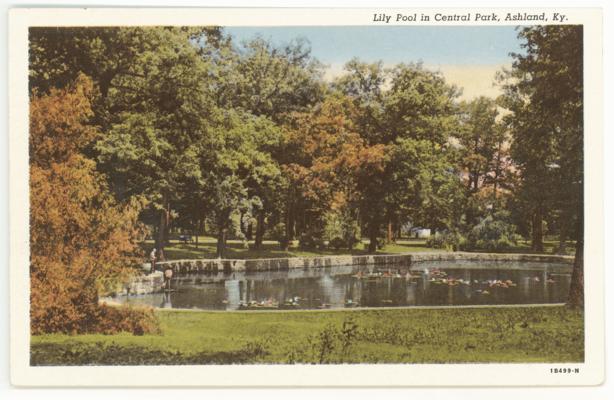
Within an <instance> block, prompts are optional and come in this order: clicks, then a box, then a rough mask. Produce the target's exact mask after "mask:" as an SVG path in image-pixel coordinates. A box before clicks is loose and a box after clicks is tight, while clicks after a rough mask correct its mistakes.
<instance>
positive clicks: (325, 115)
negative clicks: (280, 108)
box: [284, 93, 386, 247]
mask: <svg viewBox="0 0 614 400" xmlns="http://www.w3.org/2000/svg"><path fill="white" fill-rule="evenodd" d="M357 118H358V116H357V109H356V107H355V106H354V104H353V102H352V101H351V99H350V98H349V97H347V96H344V95H342V94H340V93H333V94H330V95H329V96H327V97H326V98H325V100H324V101H323V102H321V103H320V104H318V105H316V106H315V107H314V108H313V109H312V110H310V111H309V112H304V113H295V114H293V116H292V118H291V123H289V124H288V125H287V129H286V148H287V150H288V155H287V157H288V159H287V161H286V163H284V171H285V173H286V176H287V177H288V179H289V180H290V183H291V184H290V188H291V189H292V190H291V192H290V194H291V198H290V199H289V201H288V204H289V205H290V207H289V208H288V216H287V218H286V225H287V227H288V228H289V229H288V234H289V235H291V234H292V233H293V232H294V227H295V224H296V222H297V221H296V220H297V218H296V217H297V215H298V214H300V213H301V211H302V213H303V225H307V224H309V225H311V226H303V227H302V228H303V230H309V229H315V230H321V229H322V228H323V224H324V220H323V219H329V220H330V219H331V218H333V217H334V218H333V219H334V220H336V221H337V222H339V223H340V224H341V225H343V227H342V228H341V229H340V232H339V235H338V237H341V238H342V239H344V241H345V242H346V243H347V245H348V247H351V246H352V245H353V241H354V238H355V236H356V235H357V234H358V232H357V230H356V227H357V226H358V219H359V215H358V214H359V208H358V206H359V201H360V193H359V183H360V182H361V180H363V181H364V180H368V179H370V178H371V177H372V176H373V175H374V173H373V171H379V172H381V170H382V169H383V168H384V161H385V158H386V157H385V146H383V145H381V144H377V145H374V146H369V145H368V144H367V143H366V141H365V140H364V139H363V138H361V136H360V134H359V133H358V132H357V128H356V122H355V121H356V120H357ZM331 213H332V214H334V216H333V215H331ZM307 214H309V215H307ZM328 239H332V237H328Z"/></svg>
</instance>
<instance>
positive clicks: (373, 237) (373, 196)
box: [335, 60, 458, 252]
mask: <svg viewBox="0 0 614 400" xmlns="http://www.w3.org/2000/svg"><path fill="white" fill-rule="evenodd" d="M346 71H347V74H346V75H345V76H342V77H341V78H339V79H338V80H337V81H336V82H335V87H336V88H338V89H339V90H340V91H342V92H343V93H345V94H346V95H347V96H349V97H350V98H352V99H353V101H354V103H355V107H356V108H357V110H358V117H357V120H356V127H357V131H358V132H359V134H360V135H361V137H362V138H363V139H364V140H365V141H366V143H369V144H370V145H372V146H373V145H376V144H378V145H381V146H385V148H386V150H385V152H386V154H387V161H386V163H385V167H384V168H383V169H382V170H381V171H379V172H377V171H371V172H370V173H369V174H367V175H365V176H364V179H363V180H362V183H361V185H360V193H361V199H360V209H361V216H362V219H363V223H364V225H365V227H366V228H367V233H368V236H369V242H370V243H369V251H370V252H374V251H375V250H376V248H377V239H378V237H379V236H380V235H381V229H382V228H383V227H384V226H385V225H387V226H388V238H389V239H391V236H392V231H393V225H394V224H396V225H397V226H398V225H400V224H401V223H403V222H407V221H412V220H413V221H414V222H417V221H418V220H422V219H421V216H420V213H422V215H425V214H426V213H425V212H424V211H426V210H427V209H429V210H431V211H433V208H432V207H438V206H444V205H445V204H446V202H445V201H441V200H443V199H445V198H447V197H448V196H450V193H446V190H448V189H452V187H453V185H452V186H450V185H447V184H446V185H444V184H443V182H444V181H450V180H454V179H455V177H456V174H455V171H454V170H453V169H452V166H451V165H450V164H449V163H448V162H447V161H446V160H447V159H448V158H449V157H450V155H451V154H452V153H451V152H450V151H448V148H449V145H450V143H449V141H450V136H451V134H452V133H454V132H455V130H456V129H457V128H458V119H457V114H456V105H455V98H456V97H457V96H458V90H457V89H456V88H455V87H454V86H451V85H448V84H447V83H446V82H445V80H444V79H443V77H442V76H441V75H440V74H438V73H434V72H431V71H428V70H426V69H424V68H423V67H422V65H420V64H399V65H397V66H395V67H394V68H392V69H385V68H383V66H382V63H374V64H365V63H362V62H360V61H358V60H352V61H350V62H349V63H348V64H347V65H346ZM422 151H428V152H427V153H426V154H425V155H424V157H422V155H421V154H420V153H421V152H422ZM415 162H418V163H417V164H412V163H415ZM410 165H412V167H411V168H409V166H410ZM425 179H429V184H428V185H427V184H425V183H426V181H425ZM436 181H438V182H436ZM435 187H438V189H437V190H434V188H435ZM444 187H445V188H447V189H446V190H444V189H443V188H444ZM427 192H428V193H427ZM441 196H444V197H441ZM448 204H452V203H450V202H448ZM437 214H442V210H439V211H436V212H431V215H437ZM444 214H448V215H451V214H450V213H448V212H447V211H446V212H443V214H442V215H444ZM444 219H445V218H443V219H442V220H441V221H443V220H444ZM437 227H440V226H437Z"/></svg>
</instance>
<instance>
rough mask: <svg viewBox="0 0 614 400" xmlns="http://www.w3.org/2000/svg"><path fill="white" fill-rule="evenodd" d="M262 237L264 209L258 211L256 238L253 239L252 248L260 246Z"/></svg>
mask: <svg viewBox="0 0 614 400" xmlns="http://www.w3.org/2000/svg"><path fill="white" fill-rule="evenodd" d="M263 237H264V211H259V212H258V224H257V226H256V239H255V240H254V248H256V249H259V248H260V247H262V238H263Z"/></svg>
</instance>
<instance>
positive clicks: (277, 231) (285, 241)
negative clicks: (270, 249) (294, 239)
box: [271, 222, 290, 251]
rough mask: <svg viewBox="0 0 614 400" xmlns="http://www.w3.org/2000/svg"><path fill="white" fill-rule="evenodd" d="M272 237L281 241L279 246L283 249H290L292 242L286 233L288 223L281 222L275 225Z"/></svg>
mask: <svg viewBox="0 0 614 400" xmlns="http://www.w3.org/2000/svg"><path fill="white" fill-rule="evenodd" d="M271 237H272V238H273V240H277V241H278V242H279V248H280V249H282V250H284V251H285V250H288V245H289V244H290V240H289V238H288V236H287V235H286V224H284V223H283V222H280V223H279V224H277V225H275V226H274V227H273V230H272V231H271Z"/></svg>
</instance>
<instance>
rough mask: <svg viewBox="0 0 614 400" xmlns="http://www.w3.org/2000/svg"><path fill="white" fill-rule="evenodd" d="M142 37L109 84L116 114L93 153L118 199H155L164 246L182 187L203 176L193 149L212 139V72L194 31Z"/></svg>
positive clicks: (151, 32) (147, 32)
mask: <svg viewBox="0 0 614 400" xmlns="http://www.w3.org/2000/svg"><path fill="white" fill-rule="evenodd" d="M122 32H123V31H121V30H119V31H118V34H119V33H122ZM138 34H139V36H138V37H139V39H140V42H139V43H140V46H141V47H140V48H139V49H138V51H135V52H134V54H133V57H132V59H131V63H130V64H129V66H127V67H126V69H125V70H124V71H123V72H122V73H119V74H117V75H115V77H114V78H113V80H112V82H111V83H112V86H113V88H114V89H113V90H111V91H109V94H108V97H107V100H106V101H107V104H108V109H109V110H116V113H115V114H114V117H113V118H111V120H110V123H109V128H108V131H107V132H106V135H105V136H104V137H102V138H101V139H100V140H99V141H97V143H96V146H95V150H96V152H97V154H98V159H99V161H100V164H101V168H102V170H103V171H105V172H107V173H108V175H109V176H110V178H111V183H112V188H113V189H114V191H115V192H116V194H117V195H118V197H119V198H124V197H126V196H131V195H134V194H137V193H140V194H144V195H145V196H146V197H147V199H148V200H149V201H150V207H151V209H152V210H153V211H155V214H157V226H158V228H157V235H156V246H157V247H159V248H163V247H164V246H165V244H166V241H167V239H168V229H169V225H170V219H171V216H172V214H173V204H177V201H178V200H179V198H178V188H179V187H180V186H181V184H182V182H183V181H184V180H187V179H190V178H191V177H192V176H193V175H194V174H198V169H197V167H196V166H197V164H198V161H197V160H196V159H195V157H196V152H195V151H193V144H194V143H196V142H202V141H207V140H210V139H209V138H208V136H207V135H208V123H209V120H210V119H211V116H212V114H213V113H214V112H216V111H215V105H214V103H213V100H212V93H211V88H210V87H209V85H210V80H209V76H208V74H209V71H210V68H211V67H210V65H209V64H208V63H207V62H206V60H204V59H203V58H202V57H201V54H200V51H199V48H198V47H197V45H196V44H195V43H194V41H193V40H192V38H193V34H192V32H191V31H185V30H182V29H179V28H139V30H138ZM121 37H124V35H123V34H122V35H121ZM130 40H133V38H130ZM151 222H152V223H156V222H155V221H151Z"/></svg>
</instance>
